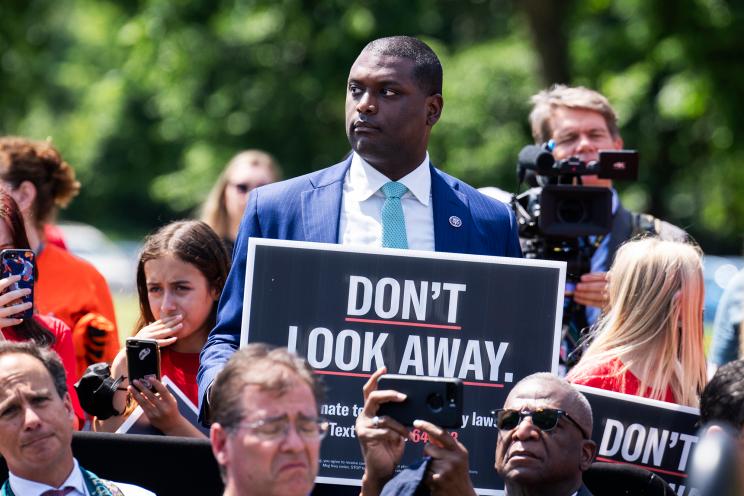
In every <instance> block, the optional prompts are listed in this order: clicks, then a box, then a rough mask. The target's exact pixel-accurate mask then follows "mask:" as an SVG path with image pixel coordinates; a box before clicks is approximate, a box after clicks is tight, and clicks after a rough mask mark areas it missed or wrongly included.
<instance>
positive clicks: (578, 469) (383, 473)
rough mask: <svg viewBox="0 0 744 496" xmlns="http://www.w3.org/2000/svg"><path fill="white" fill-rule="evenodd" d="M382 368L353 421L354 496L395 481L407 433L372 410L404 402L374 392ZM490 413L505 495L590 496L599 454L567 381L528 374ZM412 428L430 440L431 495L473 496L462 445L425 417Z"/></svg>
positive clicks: (374, 495) (586, 412) (579, 398)
mask: <svg viewBox="0 0 744 496" xmlns="http://www.w3.org/2000/svg"><path fill="white" fill-rule="evenodd" d="M384 373H385V369H384V368H382V369H380V370H378V371H377V372H375V373H374V374H372V377H370V379H369V381H367V383H366V384H365V385H364V388H363V393H364V408H363V409H362V411H361V413H360V414H359V416H358V417H357V421H356V434H357V439H358V440H359V444H360V445H361V448H362V454H363V455H364V475H363V476H362V490H361V493H360V496H378V495H380V494H381V493H382V490H383V488H384V487H385V486H386V485H387V484H388V483H390V484H391V485H394V484H395V481H394V480H392V478H393V475H394V473H395V468H396V467H397V465H398V463H399V462H400V459H401V457H402V456H403V450H404V449H405V439H406V438H407V437H408V436H409V432H408V429H406V428H405V427H404V426H403V425H402V424H400V423H399V422H398V421H396V420H395V419H393V418H391V417H389V416H380V415H378V413H380V412H379V408H380V405H382V404H384V403H389V402H396V403H400V402H402V401H404V400H405V399H406V398H405V395H404V394H402V393H400V392H398V391H394V390H378V388H377V386H378V384H377V382H378V380H379V379H380V377H381V376H382V375H383V374H384ZM493 415H494V416H495V424H496V427H497V428H498V430H499V435H498V438H497V440H496V447H495V463H494V468H495V469H496V472H497V473H498V474H499V475H500V476H501V478H502V479H503V480H504V485H505V494H507V495H518V494H521V495H525V494H543V495H544V494H549V495H551V496H591V492H590V491H589V489H588V488H587V487H586V486H584V484H583V481H582V474H583V473H584V472H585V471H586V470H588V469H589V467H590V466H591V464H592V462H593V460H594V457H595V454H596V452H597V445H596V443H595V442H594V441H592V438H591V434H592V426H593V415H592V408H591V406H590V405H589V402H588V401H587V399H586V398H585V397H584V396H583V395H582V394H581V393H580V392H579V391H578V390H577V389H575V388H574V387H573V386H571V384H569V383H568V382H567V381H566V380H565V379H561V378H558V377H556V376H554V375H552V374H549V373H537V374H532V375H529V376H527V377H525V378H524V379H522V380H520V381H519V382H518V383H517V384H515V385H514V387H513V388H512V390H511V391H510V392H509V395H508V396H507V398H506V401H505V402H504V405H503V408H500V409H499V410H496V411H494V412H493ZM414 427H416V428H417V429H421V430H422V431H424V432H426V433H427V435H428V437H429V444H427V446H426V448H424V455H426V456H429V457H431V460H430V461H429V462H428V465H427V467H426V469H425V472H424V473H423V475H422V477H421V479H420V484H421V485H425V486H426V487H427V488H428V489H429V492H430V494H431V495H432V496H439V495H451V494H457V495H462V496H466V495H475V494H476V493H475V490H474V488H473V485H472V482H471V480H470V472H469V462H468V450H467V448H466V447H465V446H463V444H462V443H460V442H459V441H457V440H455V439H453V438H452V437H451V436H450V435H449V433H448V432H447V431H446V430H445V429H442V428H441V427H439V426H436V425H434V424H432V423H430V422H425V421H421V420H417V421H415V423H414ZM391 481H392V482H391ZM407 483H410V481H407ZM419 487H420V486H419ZM391 489H392V488H390V487H387V488H386V491H390V490H391ZM389 494H394V493H393V492H391V493H389ZM396 494H397V493H396ZM629 494H630V493H629ZM632 494H635V493H632Z"/></svg>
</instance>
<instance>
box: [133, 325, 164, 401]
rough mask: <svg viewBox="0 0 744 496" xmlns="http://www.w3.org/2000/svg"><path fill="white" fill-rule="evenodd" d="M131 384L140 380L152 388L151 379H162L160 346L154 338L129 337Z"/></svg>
mask: <svg viewBox="0 0 744 496" xmlns="http://www.w3.org/2000/svg"><path fill="white" fill-rule="evenodd" d="M127 367H128V369H129V370H128V373H129V384H132V383H133V382H134V381H136V380H139V381H142V383H143V384H144V385H145V386H146V387H148V388H150V389H152V384H150V379H157V380H160V346H159V345H158V342H157V341H155V340H154V339H137V338H127Z"/></svg>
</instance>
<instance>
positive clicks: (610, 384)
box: [569, 358, 676, 403]
mask: <svg viewBox="0 0 744 496" xmlns="http://www.w3.org/2000/svg"><path fill="white" fill-rule="evenodd" d="M622 367H623V362H621V361H620V359H619V358H616V359H614V360H611V361H610V362H608V363H604V364H600V365H597V366H596V367H594V368H593V369H590V370H587V371H585V372H582V373H581V374H580V375H577V376H573V375H569V381H570V382H572V383H573V384H581V385H583V386H590V387H595V388H599V389H604V390H607V391H614V392H616V393H625V394H632V395H635V396H642V397H644V398H651V389H650V388H646V391H639V389H640V387H641V382H640V381H639V380H638V378H637V377H636V376H635V375H633V372H631V371H630V369H628V370H626V371H625V373H623V374H620V373H619V371H620V369H621V368H622ZM662 401H667V402H669V403H676V401H675V399H674V394H672V390H671V388H669V386H667V388H666V392H665V393H664V398H663V400H662Z"/></svg>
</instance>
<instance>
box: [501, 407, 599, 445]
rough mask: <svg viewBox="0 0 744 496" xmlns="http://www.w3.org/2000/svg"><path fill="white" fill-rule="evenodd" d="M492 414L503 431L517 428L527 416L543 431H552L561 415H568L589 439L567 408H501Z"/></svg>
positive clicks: (585, 437) (587, 437)
mask: <svg viewBox="0 0 744 496" xmlns="http://www.w3.org/2000/svg"><path fill="white" fill-rule="evenodd" d="M491 415H495V416H496V427H498V428H499V430H502V431H510V430H512V429H514V428H516V427H517V426H518V425H519V424H521V423H522V420H524V418H525V417H530V418H531V419H532V424H533V425H534V426H535V427H537V428H538V429H540V430H541V431H545V432H548V431H551V430H553V429H555V428H556V426H557V425H558V421H559V420H560V418H561V417H566V418H567V419H568V420H570V421H571V423H572V424H573V425H575V426H576V428H577V429H579V431H581V434H582V435H583V436H584V439H589V435H588V434H587V433H586V431H585V430H584V428H583V427H581V426H580V425H579V423H578V422H576V421H575V420H574V419H572V418H571V416H570V415H568V413H566V411H565V410H558V409H556V408H536V409H534V410H522V411H518V410H508V409H503V408H502V409H500V410H494V411H492V412H491Z"/></svg>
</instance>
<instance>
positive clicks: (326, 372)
mask: <svg viewBox="0 0 744 496" xmlns="http://www.w3.org/2000/svg"><path fill="white" fill-rule="evenodd" d="M314 372H315V373H316V374H322V375H340V376H341V377H364V378H368V377H372V374H360V373H357V372H336V371H335V370H315V371H314ZM411 377H416V376H415V375H413V376H411ZM462 383H463V385H465V386H480V387H493V388H502V387H504V385H503V384H493V383H491V382H466V381H463V382H462Z"/></svg>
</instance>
